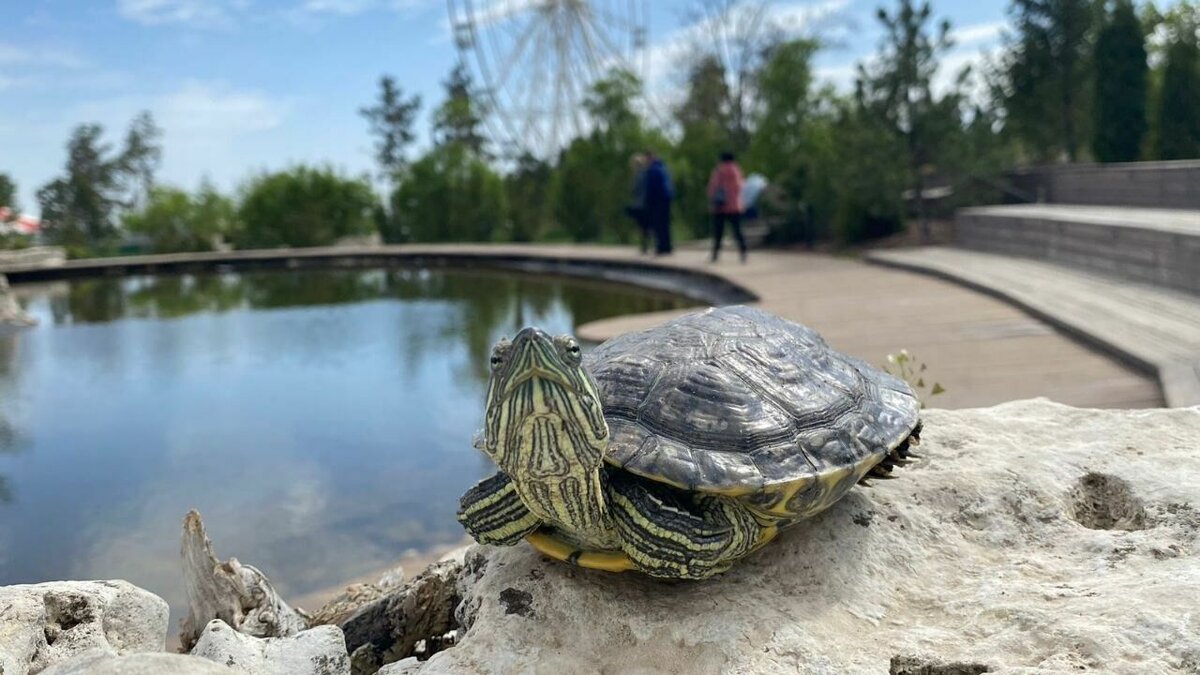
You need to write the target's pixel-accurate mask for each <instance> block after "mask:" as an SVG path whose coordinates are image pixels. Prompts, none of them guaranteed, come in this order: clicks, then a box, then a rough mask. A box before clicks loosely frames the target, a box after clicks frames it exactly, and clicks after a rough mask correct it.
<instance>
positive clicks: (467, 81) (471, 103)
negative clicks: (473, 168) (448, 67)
mask: <svg viewBox="0 0 1200 675" xmlns="http://www.w3.org/2000/svg"><path fill="white" fill-rule="evenodd" d="M442 85H443V86H444V87H445V88H446V100H445V102H443V103H442V105H441V107H439V108H438V109H437V111H435V112H434V115H433V138H434V142H435V143H437V144H438V145H447V144H450V143H460V144H462V145H463V146H465V147H466V148H467V149H468V150H470V151H471V152H473V153H475V154H477V155H479V156H481V157H482V156H486V154H487V139H486V138H484V136H483V131H482V128H483V117H482V115H481V111H480V107H479V103H478V102H477V101H476V91H475V85H474V83H473V82H472V81H471V74H470V73H469V72H468V71H467V68H466V66H465V65H463V64H461V63H460V64H458V65H457V66H455V67H454V70H452V71H450V77H449V79H447V80H446V81H445V82H443V83H442Z"/></svg>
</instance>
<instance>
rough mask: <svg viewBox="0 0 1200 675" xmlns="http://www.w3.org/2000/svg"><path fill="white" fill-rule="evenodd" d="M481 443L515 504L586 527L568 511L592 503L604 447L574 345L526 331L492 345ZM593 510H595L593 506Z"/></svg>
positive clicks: (593, 389)
mask: <svg viewBox="0 0 1200 675" xmlns="http://www.w3.org/2000/svg"><path fill="white" fill-rule="evenodd" d="M491 372H492V374H491V379H490V381H489V382H488V393H487V414H486V418H485V422H484V430H483V438H482V446H483V450H484V452H486V453H487V454H488V455H489V456H490V457H491V458H492V459H493V460H494V461H495V462H496V464H498V465H499V466H500V469H501V470H502V471H504V473H506V474H508V476H509V477H510V478H512V480H513V483H514V485H515V487H516V489H517V492H518V494H520V495H521V499H522V501H524V502H525V503H526V505H527V506H528V507H529V508H530V510H531V511H533V512H534V513H536V514H538V515H539V516H541V517H543V518H544V519H546V520H549V521H554V522H558V523H560V524H563V525H566V526H568V527H581V528H583V529H588V528H589V527H590V526H589V525H587V524H584V523H574V522H566V521H569V520H573V517H568V514H573V513H581V512H584V511H587V510H589V509H579V508H576V506H578V504H574V503H572V502H574V501H575V500H578V499H583V498H586V499H588V501H594V500H596V499H598V498H599V495H598V494H596V495H593V496H590V497H589V496H588V495H590V494H591V493H592V492H593V490H592V488H593V487H595V486H598V485H599V469H600V466H601V465H602V464H603V462H604V450H605V448H606V447H607V444H608V424H607V423H606V422H605V421H604V407H603V404H602V402H601V400H600V391H599V389H598V388H597V386H596V381H595V380H594V379H592V376H591V375H590V374H588V372H587V370H586V369H585V368H584V366H583V353H582V351H581V350H580V348H579V343H578V342H576V340H575V338H573V337H571V336H569V335H560V336H550V335H547V334H546V333H544V332H543V331H541V330H538V329H536V328H526V329H524V330H522V331H521V332H520V333H518V334H517V336H516V337H515V338H513V339H512V340H511V341H509V340H501V341H500V342H499V343H498V344H497V345H496V346H495V348H494V349H493V350H492V355H491ZM595 508H598V509H600V510H603V506H602V505H600V504H598V505H596V507H595Z"/></svg>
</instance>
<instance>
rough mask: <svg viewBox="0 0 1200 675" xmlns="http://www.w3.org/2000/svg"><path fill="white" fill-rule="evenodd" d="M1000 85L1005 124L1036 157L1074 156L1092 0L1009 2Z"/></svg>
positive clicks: (1077, 145)
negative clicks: (1010, 30)
mask: <svg viewBox="0 0 1200 675" xmlns="http://www.w3.org/2000/svg"><path fill="white" fill-rule="evenodd" d="M1010 13H1011V14H1012V15H1013V22H1014V24H1015V28H1016V33H1015V35H1014V36H1013V37H1012V38H1011V39H1010V40H1009V44H1008V52H1007V53H1008V56H1007V57H1006V61H1005V63H1004V65H1003V66H1002V67H1003V69H1004V78H1003V82H1002V84H1001V88H1002V92H1003V98H1004V106H1005V109H1006V113H1007V122H1008V124H1009V125H1010V126H1011V128H1012V131H1013V133H1014V134H1015V135H1016V136H1017V137H1018V138H1020V139H1022V140H1023V141H1024V142H1025V144H1026V147H1027V148H1028V149H1029V150H1030V151H1031V152H1032V153H1034V154H1035V155H1036V156H1040V157H1042V158H1049V157H1050V156H1052V155H1053V153H1057V152H1061V153H1065V154H1066V156H1067V159H1069V160H1070V161H1072V162H1073V161H1075V160H1076V159H1077V158H1078V157H1079V146H1080V139H1082V138H1086V135H1085V134H1083V133H1082V131H1081V129H1080V126H1081V124H1080V123H1081V117H1082V115H1081V113H1080V111H1081V110H1085V109H1086V107H1085V105H1084V102H1085V99H1086V90H1085V87H1086V84H1087V82H1088V78H1087V77H1085V65H1086V62H1087V56H1088V54H1089V53H1090V51H1091V50H1090V49H1089V38H1090V34H1091V27H1092V24H1093V11H1092V0H1013V4H1012V6H1011V8H1010Z"/></svg>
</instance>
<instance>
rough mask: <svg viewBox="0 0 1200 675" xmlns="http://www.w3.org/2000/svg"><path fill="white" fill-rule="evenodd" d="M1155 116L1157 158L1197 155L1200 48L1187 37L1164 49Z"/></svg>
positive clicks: (1199, 150) (1199, 153) (1199, 139)
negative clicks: (1160, 96) (1159, 97)
mask: <svg viewBox="0 0 1200 675" xmlns="http://www.w3.org/2000/svg"><path fill="white" fill-rule="evenodd" d="M1158 115H1159V117H1158V119H1159V134H1158V147H1157V148H1156V150H1157V151H1156V152H1155V155H1156V156H1157V157H1158V159H1193V158H1198V157H1200V49H1198V48H1197V45H1196V41H1195V39H1192V38H1191V37H1190V36H1186V35H1177V36H1175V40H1174V41H1173V42H1172V43H1171V45H1170V46H1169V47H1168V48H1167V62H1166V66H1165V68H1164V72H1163V84H1162V99H1161V104H1160V105H1159V113H1158Z"/></svg>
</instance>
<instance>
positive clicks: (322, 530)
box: [0, 268, 691, 618]
mask: <svg viewBox="0 0 1200 675" xmlns="http://www.w3.org/2000/svg"><path fill="white" fill-rule="evenodd" d="M22 295H23V296H24V297H25V298H26V308H27V310H28V311H29V312H30V313H32V314H34V315H35V316H37V317H38V318H39V319H40V320H41V325H40V326H38V327H36V328H33V329H30V330H26V331H21V332H17V333H11V334H6V335H4V336H2V337H0V585H4V584H13V583H35V582H39V581H45V580H51V579H110V578H123V579H127V580H129V581H131V582H133V583H135V584H137V585H139V586H142V587H144V588H147V589H149V590H151V591H153V592H155V593H158V594H159V595H161V596H162V597H164V598H166V599H167V600H168V602H170V603H171V605H172V610H173V614H174V615H175V617H176V618H178V617H179V616H180V610H181V608H184V610H183V611H184V612H186V597H185V596H184V595H183V590H182V581H181V578H180V567H179V559H178V550H179V536H180V525H181V522H182V518H183V516H184V514H185V513H186V512H187V510H188V509H190V508H197V509H199V510H200V512H201V513H202V514H203V516H204V519H205V523H206V525H207V526H208V530H209V533H210V535H211V536H212V537H213V539H214V542H215V544H216V548H217V553H218V555H220V556H221V557H222V558H225V557H229V556H235V557H237V558H239V559H240V560H243V561H245V562H248V563H251V564H253V565H255V566H257V567H259V568H260V569H262V570H263V571H265V572H266V573H267V574H268V576H270V577H271V579H272V581H274V582H275V584H276V586H277V587H278V588H279V589H280V591H281V592H282V593H283V594H284V596H285V597H295V596H297V595H301V594H305V593H310V592H312V591H314V590H316V589H321V588H325V587H329V586H331V585H336V584H338V583H340V582H341V581H343V580H347V579H351V578H353V577H356V576H359V575H362V574H364V573H367V572H370V571H372V570H376V569H380V568H383V567H386V566H387V565H388V564H389V563H391V562H393V561H395V560H396V559H397V558H398V557H399V556H400V555H401V554H402V553H404V552H405V551H409V550H411V549H417V550H423V549H428V548H431V547H436V546H439V545H446V544H449V543H453V542H457V541H459V540H460V539H461V538H462V537H463V532H462V530H461V528H460V527H459V525H458V523H457V522H456V521H455V519H454V512H455V509H456V506H457V500H458V496H459V495H460V494H461V493H462V492H463V491H464V490H465V489H466V488H468V487H470V485H472V484H473V483H474V482H475V481H476V480H478V479H480V478H482V477H484V476H485V475H488V474H489V473H490V472H491V471H492V470H493V469H492V467H491V465H490V462H489V461H488V460H486V459H485V458H484V457H483V456H482V455H481V454H480V453H479V452H478V451H477V450H475V449H474V448H472V447H471V437H472V434H473V432H474V431H475V429H476V428H478V427H479V426H480V425H481V423H482V417H483V396H484V387H485V385H486V380H487V373H488V361H487V359H488V354H489V351H490V348H491V345H492V344H493V343H494V342H495V341H496V340H497V339H499V338H500V337H501V336H503V335H505V334H508V335H511V334H513V333H515V331H516V330H518V329H519V328H521V327H523V326H526V325H538V326H540V327H542V328H544V329H546V330H548V331H551V332H570V331H571V330H572V329H573V328H574V327H575V326H577V325H579V324H581V323H584V322H587V321H592V320H596V319H600V318H605V317H609V316H615V315H620V314H627V313H633V312H646V311H657V310H664V309H671V308H678V307H684V306H687V305H689V304H691V303H689V302H688V301H686V300H682V299H679V298H677V297H675V296H669V295H663V294H654V293H650V292H648V291H644V290H641V289H635V288H632V287H629V286H620V285H613V284H608V283H601V282H590V281H584V280H579V279H568V278H558V277H544V276H533V275H523V274H518V273H508V272H502V271H495V270H492V271H488V270H469V271H468V270H442V269H438V270H424V269H415V268H392V269H381V270H368V271H364V270H304V271H290V272H282V271H280V272H257V273H243V274H220V275H217V274H214V275H193V276H161V277H134V278H126V279H86V280H77V281H72V282H69V283H68V282H59V283H55V284H48V285H42V286H38V287H30V288H27V289H23V290H22ZM409 572H410V573H411V572H413V570H410V571H409Z"/></svg>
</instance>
